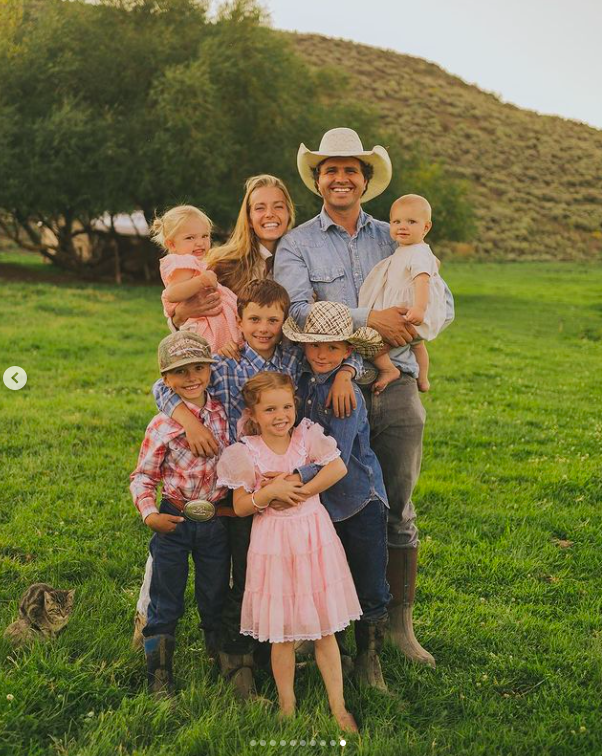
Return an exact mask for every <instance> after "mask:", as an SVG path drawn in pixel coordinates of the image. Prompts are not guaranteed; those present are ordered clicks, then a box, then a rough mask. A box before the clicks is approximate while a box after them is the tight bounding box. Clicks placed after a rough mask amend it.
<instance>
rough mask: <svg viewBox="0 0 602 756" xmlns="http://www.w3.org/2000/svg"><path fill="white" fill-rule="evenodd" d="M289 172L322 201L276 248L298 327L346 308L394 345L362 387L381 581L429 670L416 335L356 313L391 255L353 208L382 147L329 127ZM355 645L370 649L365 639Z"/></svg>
mask: <svg viewBox="0 0 602 756" xmlns="http://www.w3.org/2000/svg"><path fill="white" fill-rule="evenodd" d="M297 167H298V170H299V174H300V175H301V178H302V180H303V183H304V184H305V185H306V186H307V187H308V189H310V190H311V191H312V192H314V193H315V194H317V195H319V196H320V197H322V199H323V201H324V205H323V207H322V210H321V212H320V214H319V215H317V216H316V217H315V218H313V219H312V220H309V221H307V223H304V224H302V225H301V226H299V227H297V228H296V229H294V230H292V231H290V232H289V233H288V234H286V235H285V236H284V238H283V239H282V240H281V242H280V244H279V246H278V254H277V255H276V260H275V266H274V277H275V278H276V280H277V281H278V282H279V283H281V284H282V285H283V286H284V287H285V288H286V289H287V290H288V292H289V295H290V298H291V309H290V314H291V315H292V317H294V318H295V320H296V321H297V322H298V323H300V324H304V323H305V321H306V319H307V316H308V313H309V309H310V306H311V303H312V302H313V301H314V299H315V298H317V299H318V300H329V301H335V302H342V303H343V304H346V305H347V306H348V307H349V308H350V309H351V314H352V317H353V325H354V327H355V328H360V327H362V326H370V327H372V328H374V329H376V330H377V331H378V332H379V333H380V334H381V336H382V337H383V339H384V340H385V341H387V342H388V343H389V344H390V345H391V346H393V347H398V349H393V350H392V351H391V352H390V357H391V359H392V360H393V362H394V364H395V365H397V367H398V368H399V369H400V371H401V377H400V378H399V379H398V380H397V381H395V382H393V383H391V384H389V386H388V388H387V390H386V391H384V392H383V393H382V394H380V395H378V396H375V395H373V394H372V392H371V391H370V390H369V386H368V387H366V386H364V387H363V393H364V397H365V399H366V404H367V406H368V412H369V420H370V427H371V444H372V447H373V449H374V451H375V453H376V455H377V457H378V459H379V461H380V463H381V467H382V469H383V475H384V480H385V486H386V489H387V494H388V498H389V504H390V507H391V509H390V512H389V524H388V545H389V564H388V568H387V579H388V581H389V584H390V587H391V593H392V595H393V598H392V600H391V603H390V604H389V616H390V630H389V634H390V637H391V640H392V641H393V642H394V643H395V645H397V646H398V647H399V648H400V649H401V650H402V651H403V653H404V654H405V655H406V657H407V658H408V659H410V660H412V661H416V662H420V663H423V664H429V665H431V666H434V665H435V660H434V659H433V657H432V655H431V654H430V653H428V651H426V650H425V649H424V648H422V646H421V645H420V644H419V643H418V641H417V640H416V637H415V635H414V630H413V625H412V606H413V602H414V594H415V586H416V571H417V553H418V531H417V529H416V525H415V519H416V513H415V510H414V505H413V503H412V491H413V489H414V486H415V485H416V482H417V480H418V475H419V473H420V462H421V458H422V434H423V430H424V420H425V411H424V408H423V406H422V403H421V402H420V399H419V396H418V390H417V386H416V378H417V377H418V366H417V364H416V360H415V358H414V356H413V354H412V352H411V350H410V349H409V347H408V346H407V345H408V344H409V342H410V341H412V339H413V338H414V337H415V336H416V332H415V331H414V329H413V327H412V326H411V325H409V324H408V323H407V322H406V321H405V320H404V317H403V316H404V313H405V309H404V308H402V307H390V308H388V309H386V310H381V311H376V310H368V309H367V308H358V306H357V304H358V293H359V290H360V287H361V285H362V283H363V282H364V280H365V279H366V277H367V275H368V273H369V272H370V271H371V269H372V268H373V267H374V266H375V265H376V264H377V263H378V262H380V261H381V260H383V259H385V258H386V257H388V256H389V255H390V254H392V253H393V251H394V250H395V248H396V244H395V242H393V240H392V239H391V237H390V235H389V224H388V223H385V222H383V221H379V220H376V219H375V218H372V216H370V215H368V214H367V213H366V212H365V211H364V210H363V209H362V206H361V203H362V202H367V201H369V200H370V199H373V198H374V197H376V196H378V195H379V194H380V193H381V192H383V191H384V190H385V189H386V188H387V186H388V184H389V182H390V180H391V175H392V167H391V161H390V159H389V155H388V154H387V151H386V150H385V149H384V147H381V146H379V145H377V146H375V147H374V148H373V149H372V150H364V148H363V146H362V143H361V141H360V138H359V136H358V135H357V133H356V132H355V131H353V130H352V129H347V128H337V129H331V130H330V131H327V132H326V134H324V136H323V137H322V141H321V143H320V148H319V149H318V150H316V151H311V150H309V149H308V148H307V147H305V145H303V144H302V145H301V146H300V147H299V152H298V154H297ZM447 295H448V296H447V300H448V302H447V309H448V318H447V320H448V322H451V321H452V320H453V316H454V309H453V299H452V296H451V293H450V292H449V290H448V292H447ZM374 375H375V373H374ZM363 637H367V638H368V641H367V642H370V643H372V644H374V643H375V639H374V638H371V637H370V635H369V634H365V635H363ZM377 645H378V642H377ZM358 650H360V649H358ZM379 650H380V649H377V651H379Z"/></svg>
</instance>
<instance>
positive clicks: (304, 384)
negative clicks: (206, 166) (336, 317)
mask: <svg viewBox="0 0 602 756" xmlns="http://www.w3.org/2000/svg"><path fill="white" fill-rule="evenodd" d="M278 254H280V252H278ZM338 370H339V368H336V369H335V370H332V371H331V372H330V373H323V374H314V372H313V371H312V369H311V367H310V366H309V363H308V362H307V361H306V360H304V361H303V364H302V367H301V375H300V377H299V381H298V383H297V397H298V398H299V414H300V416H301V417H307V418H309V420H313V422H315V423H319V424H320V425H321V426H322V427H323V428H324V432H325V433H326V435H327V436H331V437H332V438H334V439H335V440H336V442H337V446H338V447H339V451H340V452H341V459H342V460H343V462H344V463H345V464H346V465H347V475H345V477H344V478H342V479H341V480H339V482H338V483H335V484H334V486H331V487H330V488H328V489H327V490H326V491H323V492H322V493H321V494H320V501H321V502H322V504H324V506H325V507H326V509H327V510H328V514H329V515H330V518H331V519H332V520H333V521H334V522H339V521H340V520H347V519H348V518H349V517H352V516H353V515H354V514H357V513H358V512H359V511H360V510H362V509H363V508H364V507H365V506H366V504H368V503H369V502H371V501H372V500H373V499H380V500H381V501H382V502H383V503H384V504H385V506H386V507H387V508H388V506H389V503H388V501H387V494H386V492H385V484H384V482H383V474H382V470H381V468H380V464H379V461H378V459H377V458H376V454H375V453H374V452H373V451H372V448H371V446H370V426H369V424H368V411H367V409H366V402H365V401H364V397H363V396H362V392H361V391H360V389H359V388H358V386H356V385H355V383H354V384H353V388H354V393H355V398H356V400H357V407H356V409H355V410H353V412H352V413H351V415H350V416H349V417H340V418H339V417H335V416H334V414H333V412H332V409H326V407H325V404H326V397H327V396H328V392H329V391H330V389H331V387H332V382H333V381H334V378H335V376H336V374H337V371H338ZM312 467H315V466H311V465H308V466H306V467H305V468H303V470H301V469H300V470H299V472H300V474H301V477H302V479H303V480H304V481H305V480H306V477H305V474H306V473H305V471H307V472H308V473H310V474H311V476H312V477H313V474H315V472H317V470H311V468H312ZM317 469H319V468H317ZM310 471H311V472H310Z"/></svg>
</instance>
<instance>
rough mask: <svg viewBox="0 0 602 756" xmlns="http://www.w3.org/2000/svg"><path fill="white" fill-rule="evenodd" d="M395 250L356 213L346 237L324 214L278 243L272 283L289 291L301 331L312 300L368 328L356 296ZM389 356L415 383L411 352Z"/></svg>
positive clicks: (383, 231)
mask: <svg viewBox="0 0 602 756" xmlns="http://www.w3.org/2000/svg"><path fill="white" fill-rule="evenodd" d="M395 249H397V244H396V243H395V242H394V241H393V240H392V239H391V237H390V235H389V224H388V223H385V222H384V221H379V220H376V219H375V218H373V217H372V216H371V215H368V213H366V212H364V210H360V215H359V219H358V223H357V231H356V232H355V235H354V236H349V234H348V233H347V231H345V229H344V228H342V227H341V226H338V225H337V224H336V223H335V222H334V221H333V220H332V219H331V218H330V216H329V215H328V213H327V212H326V210H325V208H322V211H321V213H320V214H319V215H317V216H316V217H315V218H312V220H309V221H307V223H303V224H302V225H301V226H298V227H297V228H295V229H293V230H292V231H289V232H288V233H287V234H285V236H284V237H283V238H282V240H281V241H280V243H279V244H278V251H277V253H276V257H275V262H274V278H275V280H276V281H278V283H280V284H282V285H283V286H284V288H285V289H286V290H287V291H288V293H289V296H290V298H291V309H290V314H291V315H292V316H293V317H294V318H295V320H296V321H297V323H298V324H299V325H300V326H301V327H303V325H304V324H305V320H306V319H307V315H308V313H309V308H310V306H311V304H312V303H313V301H314V294H315V296H316V297H317V299H318V300H327V301H329V302H342V303H343V304H346V305H347V306H348V307H349V308H350V309H351V314H352V316H353V325H354V327H355V328H360V327H361V326H365V325H366V322H367V320H368V314H369V313H370V309H369V308H367V307H358V306H357V300H358V295H359V290H360V288H361V286H362V284H363V283H364V281H365V280H366V277H367V276H368V273H370V271H371V270H372V268H373V267H374V266H375V265H376V264H377V263H379V262H380V261H381V260H384V259H385V258H386V257H389V255H391V254H392V253H393V252H394V251H395ZM446 295H447V319H446V323H445V325H446V326H447V325H449V324H450V323H451V322H452V320H453V319H454V300H453V297H452V294H451V292H450V291H449V289H447V288H446ZM389 356H390V357H391V359H392V361H393V362H394V363H395V364H396V365H397V366H398V367H399V368H400V369H401V370H402V372H404V373H409V374H410V375H412V376H413V377H414V378H417V377H418V363H417V362H416V358H415V357H414V354H413V353H412V351H411V349H410V348H409V346H405V347H398V348H395V349H392V350H391V351H390V353H389Z"/></svg>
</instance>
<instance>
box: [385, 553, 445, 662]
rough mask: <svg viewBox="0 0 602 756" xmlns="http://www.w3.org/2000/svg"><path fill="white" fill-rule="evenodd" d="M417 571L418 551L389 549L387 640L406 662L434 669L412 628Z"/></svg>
mask: <svg viewBox="0 0 602 756" xmlns="http://www.w3.org/2000/svg"><path fill="white" fill-rule="evenodd" d="M417 570H418V548H415V549H391V548H390V549H389V564H388V565H387V580H388V581H389V586H390V587H391V593H392V594H393V598H392V599H391V602H390V603H389V607H388V609H389V618H390V622H389V633H388V636H389V640H390V641H391V642H392V643H393V644H394V645H395V646H397V648H399V649H400V650H401V651H402V652H403V653H404V654H405V656H406V658H407V659H408V660H409V661H412V662H416V663H418V664H427V665H428V666H430V667H434V666H435V659H434V657H433V656H432V654H429V652H428V651H427V650H426V649H424V648H422V646H421V645H420V643H418V641H417V640H416V636H415V635H414V628H413V626H412V607H413V605H414V595H415V593H416V572H417Z"/></svg>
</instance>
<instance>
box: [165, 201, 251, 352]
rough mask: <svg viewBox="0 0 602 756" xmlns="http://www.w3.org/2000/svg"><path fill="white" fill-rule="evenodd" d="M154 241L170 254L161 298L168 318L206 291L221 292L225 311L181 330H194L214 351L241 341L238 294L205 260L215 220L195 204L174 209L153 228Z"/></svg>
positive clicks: (166, 261) (183, 326)
mask: <svg viewBox="0 0 602 756" xmlns="http://www.w3.org/2000/svg"><path fill="white" fill-rule="evenodd" d="M151 238H152V239H153V241H155V242H156V243H157V244H159V245H160V246H161V247H163V249H165V250H166V252H167V253H168V254H167V255H165V257H162V258H161V260H160V262H159V268H160V271H161V278H162V279H163V283H164V284H165V290H164V291H163V293H162V295H161V300H162V301H163V310H164V312H165V316H166V317H168V318H172V317H173V316H174V314H175V310H176V305H177V304H178V303H179V302H183V301H184V300H186V299H190V297H193V296H195V294H198V293H199V292H200V291H201V290H202V289H206V288H208V289H216V288H217V290H218V291H219V293H220V299H221V305H222V312H221V314H219V315H214V316H213V317H210V318H209V317H201V318H189V319H188V320H187V321H186V322H185V323H184V324H183V325H182V326H181V328H180V330H186V331H194V332H195V333H197V334H198V335H199V336H202V337H203V338H204V339H206V340H207V341H208V342H209V344H210V346H211V351H212V352H217V351H219V350H220V349H221V348H222V347H223V346H224V345H225V344H227V343H229V342H231V341H236V342H240V329H239V327H238V322H237V312H236V295H235V294H234V292H232V291H230V289H227V288H226V287H225V286H221V285H220V284H218V282H217V277H216V275H215V273H214V272H213V271H211V270H207V265H206V263H205V262H204V260H203V258H204V257H205V255H206V254H207V252H209V247H210V246H211V221H210V220H209V218H208V217H207V216H206V215H205V213H203V212H202V211H201V210H199V209H198V208H197V207H193V206H192V205H178V207H172V208H171V210H168V211H167V212H166V213H165V214H164V215H162V216H161V217H160V218H156V219H155V220H154V222H153V225H152V227H151Z"/></svg>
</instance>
